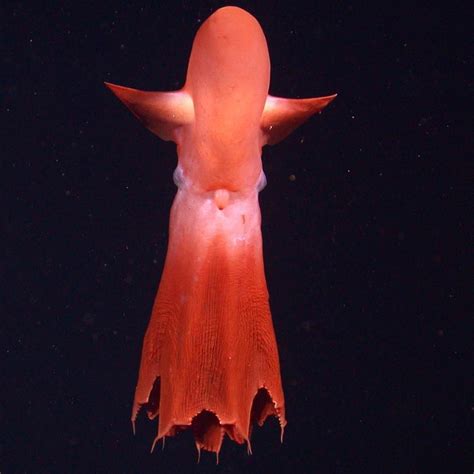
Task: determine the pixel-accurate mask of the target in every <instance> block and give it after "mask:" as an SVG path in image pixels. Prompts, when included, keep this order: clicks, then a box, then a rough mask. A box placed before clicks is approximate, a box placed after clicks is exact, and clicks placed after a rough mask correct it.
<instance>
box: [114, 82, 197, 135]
mask: <svg viewBox="0 0 474 474" xmlns="http://www.w3.org/2000/svg"><path fill="white" fill-rule="evenodd" d="M105 85H106V86H107V87H108V88H109V89H110V90H111V91H112V92H113V93H114V94H115V95H116V96H117V97H118V98H119V99H120V100H121V101H122V102H123V103H124V104H125V105H126V106H127V107H128V108H129V109H130V111H131V112H132V113H133V115H135V117H137V118H138V120H140V122H142V123H143V125H145V127H147V128H148V129H149V130H151V131H152V132H153V133H154V134H155V135H158V136H159V137H160V138H162V139H163V140H172V141H176V140H177V135H176V131H177V129H178V128H179V127H180V126H181V125H184V124H187V123H190V122H192V121H193V119H194V107H193V100H192V98H191V96H190V95H189V94H188V93H187V92H185V91H183V90H180V91H175V92H146V91H140V90H138V89H130V88H129V87H123V86H118V85H115V84H110V83H108V82H106V83H105Z"/></svg>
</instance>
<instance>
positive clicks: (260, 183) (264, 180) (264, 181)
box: [257, 171, 267, 192]
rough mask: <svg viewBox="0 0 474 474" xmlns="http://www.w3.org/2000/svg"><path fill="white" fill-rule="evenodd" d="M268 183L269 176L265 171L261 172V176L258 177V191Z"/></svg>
mask: <svg viewBox="0 0 474 474" xmlns="http://www.w3.org/2000/svg"><path fill="white" fill-rule="evenodd" d="M266 185H267V177H266V176H265V173H264V172H263V171H261V172H260V177H259V178H258V183H257V191H258V192H260V191H261V190H262V189H263V188H264V187H265V186H266Z"/></svg>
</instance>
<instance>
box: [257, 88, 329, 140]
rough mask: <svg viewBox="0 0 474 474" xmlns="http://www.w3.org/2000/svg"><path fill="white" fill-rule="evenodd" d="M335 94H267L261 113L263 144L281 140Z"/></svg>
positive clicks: (326, 103)
mask: <svg viewBox="0 0 474 474" xmlns="http://www.w3.org/2000/svg"><path fill="white" fill-rule="evenodd" d="M336 96H337V94H334V95H328V96H326V97H314V98H311V99H284V98H282V97H273V96H271V95H269V96H268V97H267V100H266V102H265V108H264V109H263V114H262V123H261V127H262V131H263V135H264V139H263V144H264V145H274V144H275V143H278V142H279V141H281V140H283V139H284V138H286V137H287V136H288V135H289V134H290V133H291V132H292V131H293V130H294V129H295V128H297V127H299V126H300V125H301V124H302V123H304V122H305V121H306V120H307V119H309V118H310V117H311V115H313V114H315V113H316V112H319V111H320V110H322V109H324V107H326V105H328V104H329V102H331V101H332V100H333V99H334V98H335V97H336Z"/></svg>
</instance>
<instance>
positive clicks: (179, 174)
mask: <svg viewBox="0 0 474 474" xmlns="http://www.w3.org/2000/svg"><path fill="white" fill-rule="evenodd" d="M183 180H184V176H183V170H182V169H181V168H180V167H179V166H177V167H176V169H175V170H174V172H173V182H174V184H176V186H177V187H178V188H179V187H180V186H181V185H182V184H183Z"/></svg>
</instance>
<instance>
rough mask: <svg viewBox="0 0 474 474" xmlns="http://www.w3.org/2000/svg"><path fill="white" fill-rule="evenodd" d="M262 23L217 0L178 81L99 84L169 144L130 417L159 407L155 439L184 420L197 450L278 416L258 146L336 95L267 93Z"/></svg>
mask: <svg viewBox="0 0 474 474" xmlns="http://www.w3.org/2000/svg"><path fill="white" fill-rule="evenodd" d="M269 81H270V59H269V55H268V48H267V43H266V40H265V36H264V34H263V31H262V29H261V27H260V25H259V24H258V22H257V21H256V20H255V18H254V17H252V16H251V15H250V14H249V13H247V12H246V11H244V10H242V9H240V8H236V7H225V8H221V9H219V10H217V11H216V12H215V13H214V14H213V15H211V16H210V17H209V18H208V19H207V20H206V21H205V22H204V23H203V25H202V26H201V27H200V29H199V30H198V32H197V34H196V37H195V40H194V44H193V48H192V51H191V57H190V59H189V65H188V72H187V77H186V83H185V85H184V87H183V88H182V89H181V90H179V91H176V92H143V91H138V90H135V89H129V88H125V87H121V86H116V85H112V84H107V86H108V87H109V88H110V89H111V90H112V91H113V92H114V93H115V94H116V95H117V96H118V98H119V99H120V100H122V101H123V102H124V103H125V105H127V107H129V108H130V110H131V111H132V112H133V113H134V114H135V115H136V116H137V117H138V118H139V119H140V120H141V121H142V122H143V123H144V124H145V125H146V126H147V127H148V128H150V130H152V131H153V132H154V133H155V134H157V135H158V136H160V137H161V138H163V139H165V140H173V141H174V142H176V144H177V151H178V167H177V169H176V171H175V182H176V183H177V186H178V192H177V195H176V198H175V200H174V203H173V206H172V209H171V217H170V228H169V244H168V252H167V255H166V262H165V266H164V270H163V275H162V278H161V282H160V286H159V289H158V294H157V296H156V300H155V304H154V306H153V311H152V315H151V319H150V323H149V326H148V329H147V332H146V334H145V339H144V342H143V351H142V359H141V365H140V373H139V377H138V383H137V387H136V391H135V400H134V403H133V410H132V422H133V423H135V420H136V417H137V414H138V412H139V410H140V408H141V407H144V408H145V409H146V411H147V413H148V416H149V417H150V418H154V417H156V416H157V415H158V414H159V423H158V434H157V437H156V439H155V442H156V441H157V440H158V439H160V438H163V437H165V436H173V435H174V434H175V433H176V432H177V431H179V430H181V429H185V428H188V427H191V428H192V430H193V432H194V436H195V441H196V446H197V448H198V450H200V449H201V448H202V449H205V450H209V451H214V452H216V453H218V452H219V450H220V447H221V444H222V439H223V437H224V434H227V435H228V436H229V437H230V438H231V439H232V440H234V441H236V442H238V443H243V442H247V445H248V448H249V449H250V442H249V439H250V432H251V428H252V425H253V424H254V423H258V424H259V425H261V424H263V422H264V421H265V419H266V417H267V416H269V415H275V416H276V417H277V418H278V420H279V422H280V426H281V430H282V433H283V428H284V427H285V425H286V419H285V405H284V397H283V390H282V385H281V378H280V366H279V360H278V350H277V345H276V340H275V334H274V331H273V325H272V321H271V314H270V306H269V302H268V291H267V285H266V281H265V273H264V267H263V255H262V237H261V230H260V208H259V204H258V192H259V191H260V189H261V188H262V186H264V184H265V183H264V182H265V176H264V174H263V171H262V161H261V153H262V147H263V146H264V145H266V144H272V143H276V142H278V141H280V140H281V139H283V138H284V137H285V136H287V135H288V134H289V133H290V132H291V131H292V130H293V129H294V128H296V127H297V126H298V125H299V124H301V123H302V122H304V121H305V120H306V119H307V118H308V117H310V116H311V115H313V114H314V113H315V112H318V111H319V110H321V109H322V108H323V107H325V106H326V105H327V104H328V103H329V102H330V101H331V100H332V99H333V98H334V97H335V96H328V97H321V98H312V99H299V100H298V99H282V98H276V97H271V96H269V95H268V87H269Z"/></svg>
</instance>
